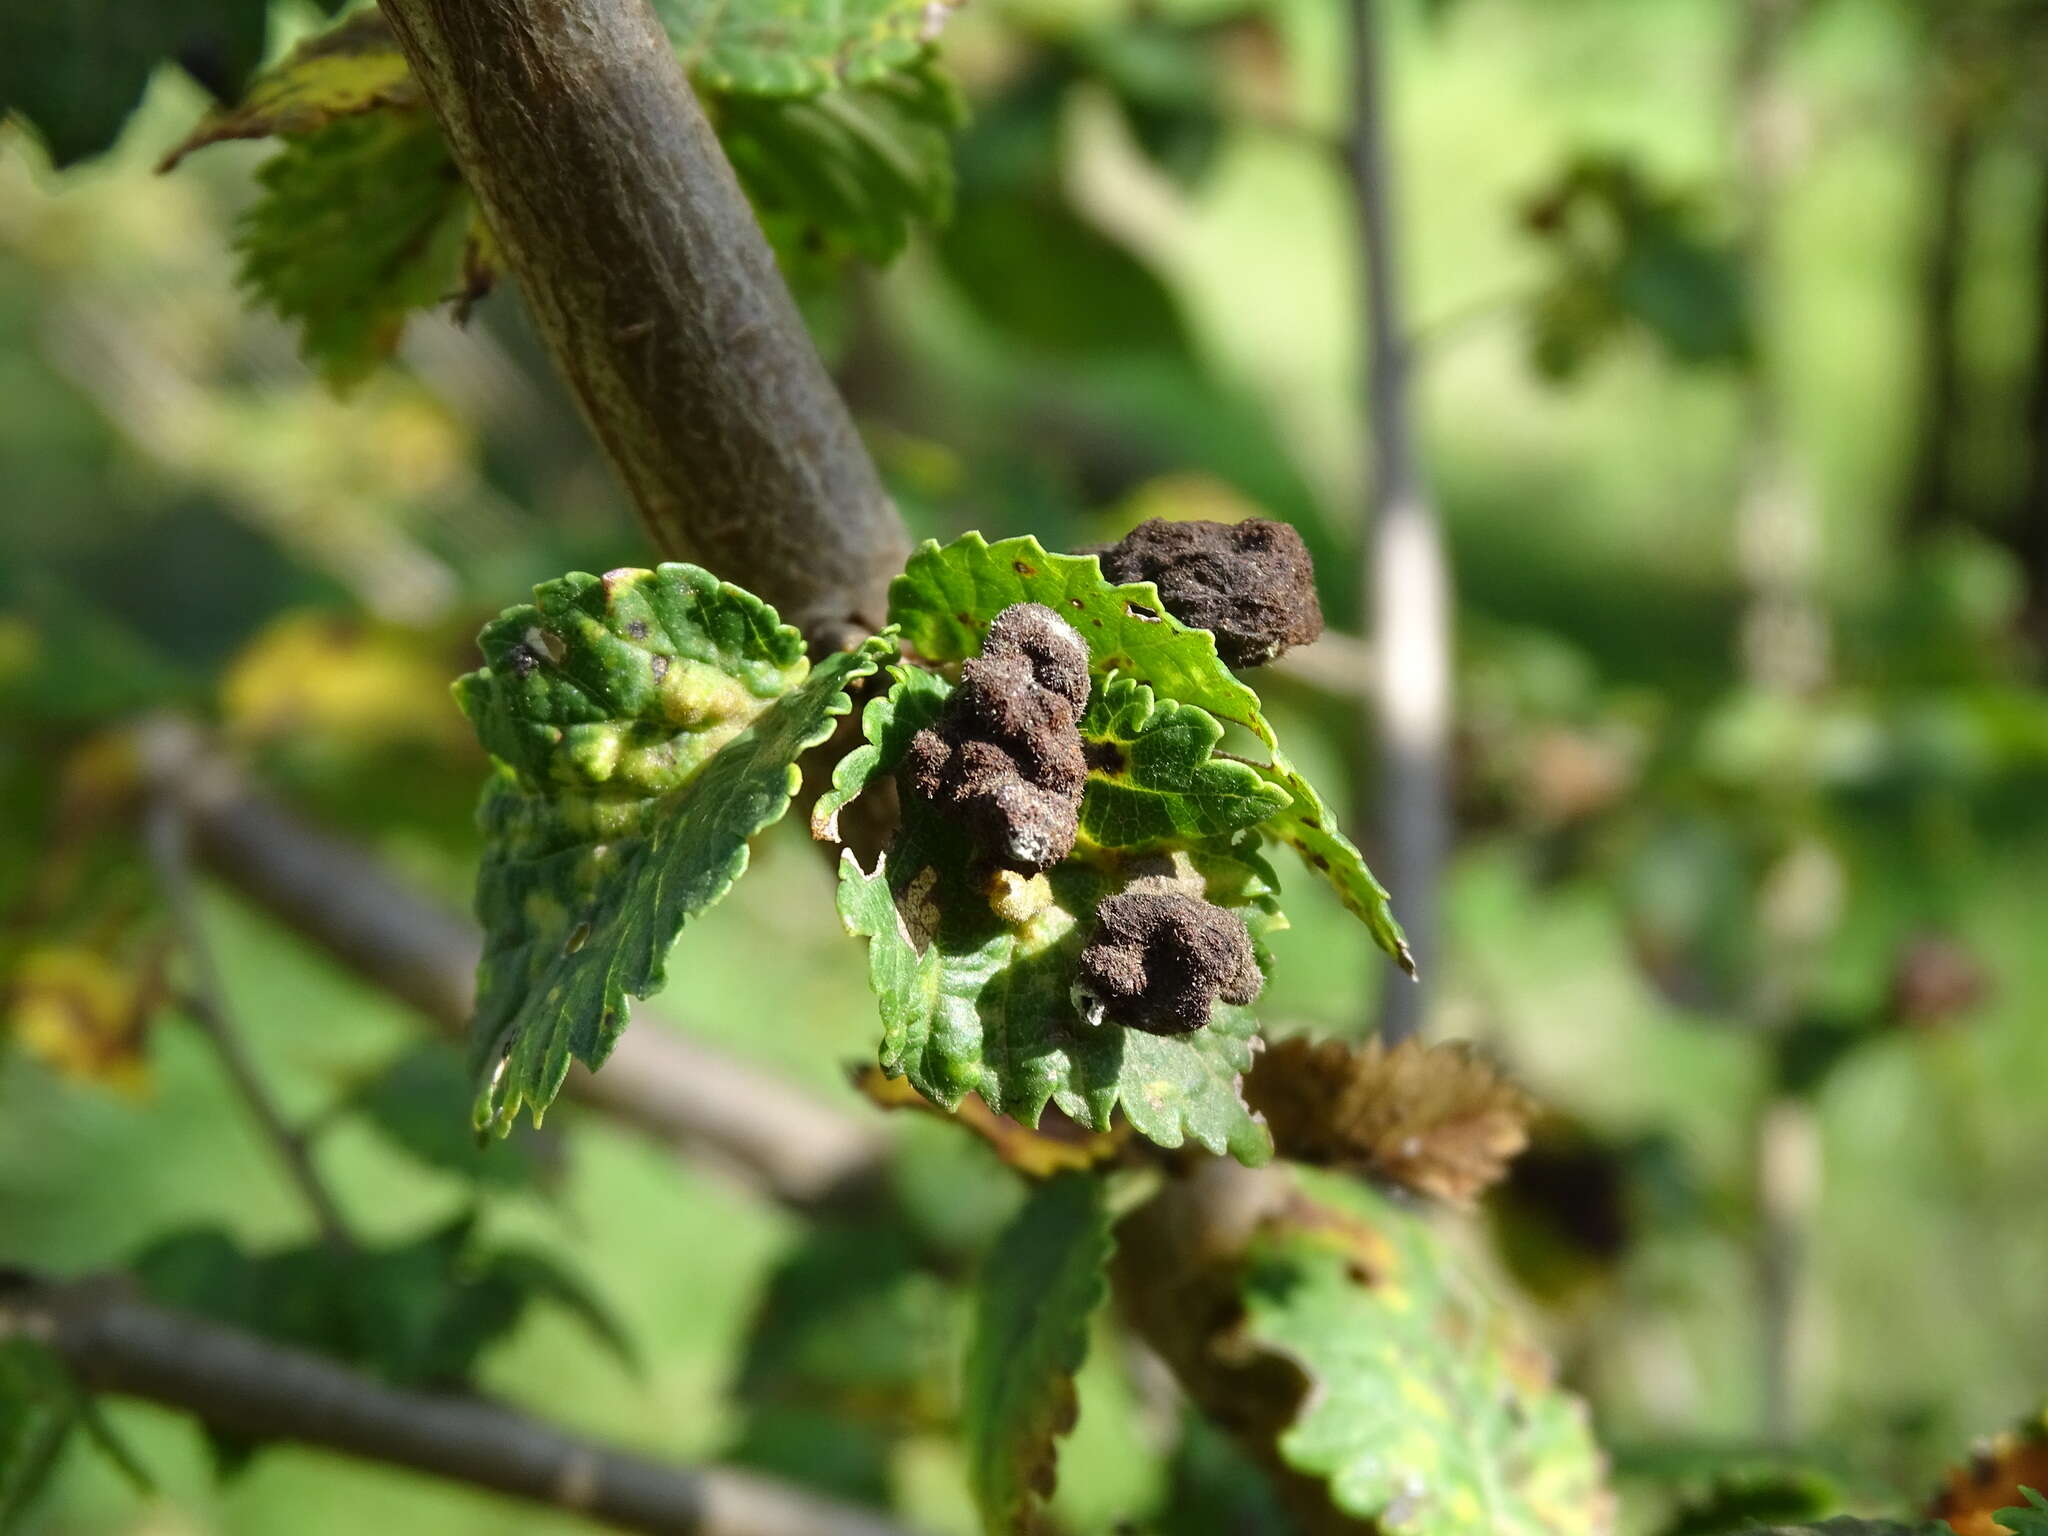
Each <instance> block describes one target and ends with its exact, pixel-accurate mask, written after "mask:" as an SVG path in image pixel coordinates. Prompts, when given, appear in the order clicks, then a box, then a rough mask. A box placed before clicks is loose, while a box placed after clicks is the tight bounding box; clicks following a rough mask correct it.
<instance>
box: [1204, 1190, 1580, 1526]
mask: <svg viewBox="0 0 2048 1536" xmlns="http://www.w3.org/2000/svg"><path fill="white" fill-rule="evenodd" d="M1301 1177H1302V1180H1303V1184H1304V1186H1305V1188H1306V1189H1307V1190H1308V1192H1309V1193H1310V1195H1311V1196H1312V1199H1311V1201H1310V1202H1305V1203H1304V1204H1302V1205H1301V1206H1300V1207H1298V1208H1297V1210H1296V1211H1295V1213H1294V1214H1292V1215H1291V1216H1289V1217H1288V1218H1285V1219H1282V1220H1279V1221H1276V1222H1274V1223H1271V1224H1269V1225H1268V1227H1267V1228H1265V1229H1264V1230H1263V1231H1262V1232H1261V1233H1260V1235H1259V1236H1258V1237H1257V1238H1256V1239H1255V1240H1254V1242H1253V1244H1252V1246H1251V1248H1250V1250H1249V1252H1248V1253H1247V1255H1246V1259H1245V1264H1244V1269H1243V1272H1242V1275H1241V1278H1240V1282H1239V1291H1240V1296H1241V1299H1242V1301H1243V1303H1244V1308H1245V1318H1244V1325H1243V1337H1244V1341H1245V1343H1247V1344H1248V1345H1250V1346H1252V1347H1254V1348H1257V1349H1260V1350H1263V1351H1266V1352H1269V1353H1272V1354H1276V1355H1279V1356H1281V1357H1283V1358H1285V1359H1288V1360H1290V1361H1292V1362H1293V1363H1294V1364H1295V1365H1296V1366H1297V1367H1299V1369H1300V1370H1301V1371H1302V1373H1303V1374H1304V1375H1305V1376H1306V1378H1307V1380H1308V1391H1307V1393H1306V1395H1305V1396H1304V1398H1303V1400H1302V1402H1301V1405H1300V1407H1299V1409H1298V1410H1297V1412H1296V1415H1295V1418H1294V1420H1293V1422H1292V1423H1291V1424H1290V1425H1289V1426H1288V1428H1287V1429H1285V1430H1284V1431H1283V1432H1282V1433H1281V1435H1280V1438H1279V1443H1278V1449H1279V1452H1280V1456H1281V1458H1282V1459H1283V1460H1284V1462H1285V1463H1286V1464H1287V1465H1288V1466H1290V1467H1292V1468H1293V1469H1294V1470H1295V1471H1297V1472H1301V1473H1304V1474H1307V1475H1309V1476H1312V1477H1318V1478H1322V1479H1325V1480H1326V1481H1327V1483H1328V1485H1329V1494H1330V1499H1331V1501H1332V1502H1333V1503H1334V1504H1335V1505H1336V1506H1337V1508H1338V1509H1340V1510H1342V1511H1343V1512H1344V1513H1346V1514H1348V1515H1352V1516H1355V1517H1356V1518H1358V1519H1360V1520H1364V1521H1371V1522H1377V1529H1378V1530H1380V1531H1382V1532H1383V1533H1385V1536H1481V1533H1484V1536H1602V1533H1604V1532H1607V1531H1609V1530H1611V1529H1612V1526H1613V1518H1614V1517H1613V1501H1612V1498H1611V1495H1610V1494H1609V1493H1608V1491H1607V1488H1606V1484H1605V1467H1604V1464H1603V1462H1602V1459H1601V1456H1600V1453H1599V1451H1598V1449H1597V1448H1596V1447H1595V1445H1594V1443H1593V1437H1592V1433H1591V1430H1590V1429H1589V1427H1588V1424H1587V1417H1586V1411H1585V1407H1584V1405H1583V1404H1582V1403H1580V1402H1579V1401H1578V1400H1577V1399H1576V1398H1574V1397H1572V1396H1570V1395H1569V1394H1567V1393H1565V1392H1563V1391H1561V1390H1559V1389H1558V1388H1557V1387H1556V1386H1555V1385H1554V1384H1553V1383H1552V1381H1551V1379H1550V1369H1549V1362H1548V1361H1547V1360H1545V1359H1544V1358H1543V1357H1542V1356H1541V1354H1539V1353H1538V1352H1537V1351H1536V1350H1535V1349H1534V1348H1533V1347H1532V1346H1531V1344H1530V1343H1529V1341H1528V1340H1527V1339H1525V1338H1524V1337H1522V1336H1521V1334H1520V1332H1519V1330H1518V1329H1517V1328H1516V1327H1515V1326H1514V1324H1513V1323H1512V1321H1511V1319H1509V1318H1508V1317H1507V1315H1506V1314H1504V1313H1502V1312H1501V1311H1499V1310H1498V1309H1497V1308H1492V1307H1489V1306H1487V1305H1486V1304H1484V1303H1483V1302H1482V1301H1481V1300H1479V1299H1478V1298H1476V1297H1475V1296H1474V1295H1473V1292H1472V1288H1471V1286H1470V1283H1469V1282H1468V1281H1467V1280H1465V1279H1464V1278H1463V1277H1462V1276H1461V1275H1459V1274H1458V1273H1457V1271H1456V1269H1455V1267H1454V1264H1453V1261H1452V1259H1451V1256H1450V1255H1449V1254H1448V1253H1446V1252H1445V1250H1444V1247H1443V1244H1442V1242H1441V1240H1440V1239H1439V1237H1438V1236H1437V1234H1436V1233H1435V1232H1434V1231H1432V1229H1431V1227H1430V1225H1429V1223H1428V1222H1427V1220H1425V1219H1424V1218H1423V1217H1422V1216H1421V1215H1419V1214H1417V1213H1416V1212H1413V1211H1410V1210H1405V1209H1403V1208H1401V1207H1400V1206H1398V1205H1396V1204H1395V1203H1393V1202H1392V1201H1390V1200H1387V1199H1386V1198H1384V1197H1382V1196H1379V1195H1376V1194H1374V1193H1373V1192H1372V1191H1371V1190H1369V1189H1366V1188H1364V1187H1362V1186H1359V1185H1357V1184H1356V1183H1353V1182H1351V1181H1347V1180H1343V1179H1339V1178H1336V1177H1333V1176H1327V1175H1325V1176H1317V1175H1312V1174H1306V1173H1305V1174H1303V1175H1302V1176H1301Z"/></svg>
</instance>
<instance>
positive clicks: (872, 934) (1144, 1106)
mask: <svg viewBox="0 0 2048 1536" xmlns="http://www.w3.org/2000/svg"><path fill="white" fill-rule="evenodd" d="M892 675H893V677H894V678H895V683H894V686H892V687H891V688H890V690H889V692H888V693H887V694H885V695H882V696H881V697H878V698H875V699H872V700H870V701H869V703H868V705H867V708H866V710H865V712H864V713H863V715H862V728H863V732H864V734H865V735H866V737H867V741H866V742H865V743H864V744H863V745H862V746H860V747H856V748H855V749H854V750H853V751H851V752H849V753H848V754H847V755H846V756H845V757H844V758H842V759H841V760H840V763H839V765H838V768H837V770H836V771H835V773H834V776H833V785H832V788H831V790H830V791H829V792H828V793H827V794H826V795H825V796H823V797H822V798H821V799H820V800H819V802H818V806H817V809H816V812H815V814H814V817H813V831H814V832H816V833H818V834H819V835H820V836H830V835H831V833H832V830H833V827H834V825H835V823H836V818H837V816H838V813H839V811H840V810H841V809H842V808H843V807H844V806H845V805H846V804H847V803H848V802H850V801H851V800H853V799H854V798H855V797H856V796H857V795H858V794H859V793H860V791H861V790H862V789H863V788H865V787H866V786H867V785H868V784H869V783H871V782H872V781H873V779H874V777H875V775H876V774H878V773H884V772H889V771H892V770H893V769H894V767H895V765H896V763H897V762H898V761H900V760H901V758H902V755H903V753H904V752H905V751H907V750H908V746H909V743H910V741H911V739H912V738H913V737H914V736H915V735H916V734H917V732H918V731H919V730H921V729H923V728H924V727H925V726H927V725H929V724H930V723H931V722H932V721H934V720H936V719H937V718H938V716H939V712H940V710H941V709H942V708H943V707H944V704H945V701H946V699H947V697H948V696H949V694H950V692H951V688H950V685H949V684H947V683H946V681H945V680H944V679H943V678H940V677H937V676H936V675H934V674H932V673H929V672H925V671H921V670H919V669H917V668H914V667H907V666H897V667H894V668H892ZM1096 787H1097V786H1096V782H1095V776H1094V775H1092V774H1091V775H1090V781H1089V784H1088V787H1087V790H1086V792H1085V793H1084V798H1083V802H1082V804H1083V809H1082V815H1083V817H1084V819H1085V817H1086V816H1087V798H1086V796H1087V795H1092V794H1093V793H1094V792H1095V790H1096ZM1256 843H1257V840H1256V839H1255V838H1252V837H1251V836H1250V835H1249V834H1240V835H1239V838H1238V840H1237V841H1236V842H1235V843H1227V842H1220V841H1219V842H1214V843H1210V844H1206V845H1203V846H1200V847H1198V848H1195V849H1192V850H1187V851H1184V852H1182V853H1181V854H1180V855H1179V856H1178V857H1179V860H1180V863H1179V864H1177V866H1176V868H1177V870H1178V871H1179V872H1182V873H1184V875H1185V876H1186V878H1188V879H1189V881H1190V882H1191V883H1192V882H1193V881H1195V880H1199V881H1200V882H1201V883H1202V885H1203V888H1204V892H1205V894H1206V895H1207V898H1208V899H1209V900H1210V901H1213V902H1215V903H1216V904H1217V905H1219V906H1226V907H1232V908H1236V909H1238V910H1239V912H1240V914H1241V915H1242V916H1244V917H1245V918H1246V920H1247V923H1248V926H1250V927H1251V929H1252V932H1253V935H1254V937H1255V938H1256V937H1257V936H1258V935H1259V934H1261V933H1263V932H1266V931H1269V930H1270V929H1271V928H1272V927H1274V926H1276V924H1277V923H1278V921H1279V917H1278V912H1277V909H1276V908H1275V907H1274V905H1273V889H1272V887H1273V882H1272V878H1271V871H1270V870H1269V869H1267V868H1266V867H1265V865H1264V861H1263V860H1262V859H1261V858H1260V857H1259V854H1258V852H1257V846H1256ZM1155 862H1156V861H1155ZM1135 873H1136V871H1135V870H1133V869H1132V868H1131V867H1129V866H1128V865H1127V864H1126V862H1125V861H1124V859H1123V858H1122V857H1121V856H1119V855H1117V854H1115V853H1113V852H1107V851H1102V850H1093V849H1085V848H1084V849H1082V850H1080V851H1079V853H1078V855H1077V856H1076V857H1073V858H1069V859H1068V860H1066V861H1065V862H1064V863H1062V864H1060V865H1058V866H1056V867H1055V868H1054V869H1052V870H1051V871H1049V872H1048V873H1046V874H1044V875H1040V876H1036V877H1034V878H1032V879H1030V880H1023V879H1021V878H1017V877H1009V876H1004V875H998V876H995V877H994V878H993V879H992V878H991V876H990V874H989V873H988V870H987V868H986V866H985V865H984V864H983V863H982V861H981V860H980V858H979V856H978V854H977V852H976V849H975V847H974V845H973V843H972V841H971V839H970V837H969V835H968V834H967V832H966V831H965V830H964V829H962V828H960V827H959V826H957V825H955V824H953V823H951V822H949V821H947V820H946V819H945V818H944V817H943V816H942V815H940V814H939V813H938V812H936V811H935V810H933V808H932V807H930V806H929V805H927V804H925V803H924V802H922V801H919V800H917V799H915V798H914V797H908V796H906V797H905V804H904V808H903V822H902V826H901V828H900V829H899V832H898V834H897V837H896V840H895V842H894V843H893V844H892V845H891V847H890V850H889V852H888V853H887V854H886V855H885V856H884V857H883V859H882V860H881V862H880V863H879V864H878V865H877V867H876V869H875V870H874V872H873V873H872V874H870V873H868V872H866V871H864V870H862V869H861V867H860V864H859V862H858V861H857V860H856V859H855V858H854V857H853V855H852V854H851V853H850V852H849V853H846V854H843V855H842V856H841V859H840V868H839V912H840V916H841V918H842V920H843V921H844V922H845V924H846V928H847V931H848V932H849V933H852V934H854V935H855V936H856V937H861V938H865V939H867V940H868V979H869V982H870V984H871V985H872V986H873V988H874V991H875V995H876V998H877V1000H878V1004H879V1008H880V1012H881V1019H882V1043H881V1050H880V1063H881V1067H882V1070H883V1072H884V1073H886V1074H887V1075H889V1076H890V1077H908V1078H909V1080H910V1083H911V1085H912V1086H913V1087H915V1088H916V1089H917V1091H918V1092H919V1093H920V1094H922V1095H923V1096H924V1097H925V1098H926V1099H929V1100H930V1101H931V1102H933V1103H934V1104H937V1105H939V1106H941V1107H942V1108H944V1109H946V1110H948V1111H949V1112H950V1111H954V1110H957V1109H958V1108H959V1106H960V1104H961V1102H962V1100H963V1099H965V1098H966V1097H967V1096H968V1095H969V1094H977V1095H979V1096H980V1098H981V1099H982V1101H983V1102H984V1103H985V1104H986V1106H987V1107H988V1108H989V1109H990V1110H992V1111H994V1112H995V1113H996V1114H999V1115H1007V1116H1009V1117H1010V1118H1012V1119H1014V1120H1018V1121H1021V1122H1022V1123H1023V1124H1024V1125H1026V1126H1036V1125H1037V1124H1038V1121H1039V1118H1040V1116H1041V1115H1042V1114H1043V1113H1044V1110H1045V1106H1046V1105H1047V1103H1049V1102H1050V1103H1054V1104H1057V1105H1058V1106H1059V1108H1060V1110H1061V1112H1062V1113H1064V1114H1065V1115H1067V1116H1068V1118H1070V1119H1072V1120H1073V1121H1074V1122H1075V1123H1077V1124H1078V1125H1081V1126H1083V1127H1085V1128H1087V1129H1089V1130H1095V1131H1107V1130H1109V1129H1110V1127H1111V1116H1112V1114H1113V1112H1114V1111H1116V1110H1118V1109H1119V1108H1120V1109H1121V1110H1122V1111H1123V1114H1124V1117H1125V1118H1126V1119H1127V1120H1128V1121H1129V1122H1130V1124H1131V1126H1132V1127H1133V1128H1134V1129H1135V1130H1136V1131H1137V1132H1138V1134H1140V1135H1142V1136H1144V1137H1145V1138H1147V1139H1148V1140H1150V1141H1153V1142H1156V1143H1158V1144H1159V1145H1161V1146H1166V1147H1177V1146H1180V1145H1182V1144H1184V1143H1185V1142H1186V1141H1188V1140H1191V1139H1192V1140H1193V1141H1195V1142H1197V1143H1198V1144H1199V1145H1201V1146H1203V1147H1206V1148H1207V1149H1208V1150H1209V1151H1211V1152H1216V1153H1219V1154H1220V1153H1225V1152H1227V1153H1229V1154H1230V1155H1232V1156H1234V1157H1237V1158H1238V1159H1240V1160H1241V1161H1244V1162H1248V1163H1260V1162H1264V1161H1265V1160H1266V1159H1267V1158H1268V1157H1270V1156H1271V1155H1272V1144H1271V1139H1270V1138H1269V1137H1268V1136H1267V1134H1266V1131H1265V1128H1264V1127H1263V1126H1262V1125H1261V1124H1260V1123H1259V1122H1258V1120H1257V1119H1256V1118H1255V1117H1254V1116H1253V1115H1252V1113H1251V1111H1250V1109H1249V1108H1247V1107H1246V1105H1245V1102H1244V1098H1243V1095H1242V1093H1241V1092H1240V1091H1239V1079H1240V1078H1241V1076H1242V1074H1243V1073H1244V1072H1245V1070H1246V1069H1247V1068H1248V1067H1249V1066H1250V1065H1251V1062H1252V1055H1253V1051H1254V1049H1255V1045H1254V1042H1255V1040H1256V1037H1257V1033H1258V1021H1257V1019H1256V1018H1255V1016H1254V1015H1253V1014H1252V1012H1251V1010H1250V1009H1249V1008H1240V1007H1232V1006H1229V1005H1225V1004H1219V1005H1218V1006H1217V1007H1216V1009H1215V1011H1214V1013H1213V1015H1212V1017H1211V1022H1210V1023H1209V1025H1208V1027H1207V1028H1205V1029H1201V1030H1198V1031H1196V1032H1195V1033H1193V1034H1189V1035H1179V1036H1163V1035H1151V1034H1147V1033H1145V1032H1144V1031H1142V1030H1133V1029H1127V1028H1124V1027H1122V1026H1121V1025H1116V1024H1111V1023H1105V1024H1100V1025H1089V1024H1087V1023H1085V1022H1084V1021H1083V1019H1082V1017H1081V1014H1080V1012H1079V1010H1078V1009H1077V1008H1076V1006H1075V1003H1074V997H1073V988H1074V982H1075V980H1076V979H1077V977H1078V974H1079V967H1080V953H1081V949H1082V947H1083V946H1084V945H1085V944H1086V942H1087V939H1088V936H1089V933H1090V931H1091V928H1092V919H1093V915H1094V913H1095V911H1096V909H1097V908H1098V907H1099V906H1100V905H1101V904H1102V902H1103V901H1104V899H1106V898H1107V897H1109V896H1111V895H1113V894H1115V892H1116V891H1118V890H1120V889H1121V888H1122V887H1123V886H1124V885H1126V884H1128V883H1129V881H1130V879H1131V878H1133V876H1134V874H1135Z"/></svg>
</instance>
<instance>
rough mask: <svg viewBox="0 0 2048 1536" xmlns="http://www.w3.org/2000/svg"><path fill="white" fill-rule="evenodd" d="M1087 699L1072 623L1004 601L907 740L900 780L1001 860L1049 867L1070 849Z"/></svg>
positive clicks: (1083, 771)
mask: <svg viewBox="0 0 2048 1536" xmlns="http://www.w3.org/2000/svg"><path fill="white" fill-rule="evenodd" d="M1087 705H1088V648H1087V646H1086V645H1085V644H1084V643H1083V642H1082V640H1081V637H1080V636H1079V635H1077V634H1076V633H1074V630H1073V628H1072V626H1070V625H1069V624H1068V623H1067V622H1066V621H1065V620H1064V619H1062V618H1061V617H1060V616H1059V615H1058V614H1056V613H1054V612H1053V611H1052V610H1051V609H1050V608H1047V607H1045V606H1044V605H1043V604H1040V603H1017V604H1015V605H1013V606H1011V607H1009V608H1005V609H1004V610H1003V611H1002V612H1001V613H999V614H997V615H996V616H995V619H994V620H993V621H992V622H991V623H990V624H989V627H988V636H987V639H986V640H985V641H984V642H983V644H982V650H981V655H980V656H979V657H977V658H975V659H974V660H971V661H968V662H964V663H963V664H962V665H961V668H960V686H959V687H958V688H956V689H954V690H953V695H952V697H951V698H949V699H948V700H947V701H946V707H945V711H944V713H943V714H941V715H940V717H939V719H938V722H937V723H936V724H935V725H931V726H928V727H926V728H925V729H924V730H921V731H919V732H918V733H917V735H916V736H915V737H914V738H913V739H912V741H911V743H910V750H909V753H908V755H907V757H906V759H905V763H904V769H905V773H904V778H905V782H906V783H907V784H908V786H909V789H910V792H911V793H912V794H913V795H916V796H917V797H918V798H920V799H922V800H925V801H927V802H929V803H930V804H931V805H933V806H935V807H937V808H938V809H939V810H941V811H942V812H944V813H945V814H947V815H950V816H953V817H955V818H957V819H959V820H960V821H962V822H964V823H965V824H966V825H967V827H968V829H969V830H970V831H971V833H972V834H973V836H974V838H975V841H976V842H977V843H978V844H980V845H981V847H982V848H983V849H984V850H985V851H986V852H987V853H988V854H989V855H990V856H991V857H992V858H993V859H994V860H995V861H996V862H997V863H999V864H1002V865H1004V866H1006V867H1008V868H1011V869H1017V870H1022V871H1024V872H1025V873H1035V872H1036V871H1038V870H1042V869H1047V868H1050V867H1051V866H1052V865H1054V864H1057V863H1059V861H1060V860H1061V859H1063V858H1065V857H1066V856H1067V855H1068V854H1069V853H1070V852H1072V851H1073V847H1074V830H1075V826H1076V823H1077V821H1078V819H1079V816H1080V812H1081V791H1082V788H1083V786H1084V785H1085V784H1086V782H1087V778H1088V765H1087V763H1086V761H1085V760H1084V758H1083V757H1082V752H1081V731H1080V718H1081V712H1082V711H1083V710H1084V709H1086V708H1087Z"/></svg>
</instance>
